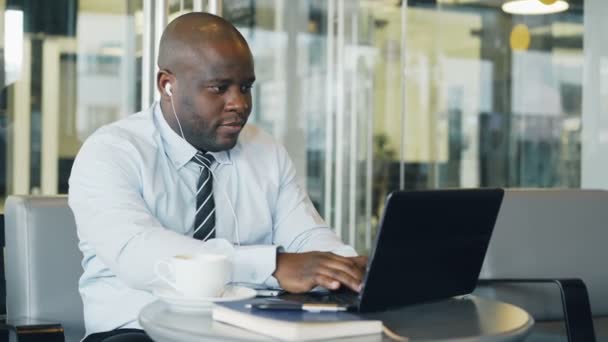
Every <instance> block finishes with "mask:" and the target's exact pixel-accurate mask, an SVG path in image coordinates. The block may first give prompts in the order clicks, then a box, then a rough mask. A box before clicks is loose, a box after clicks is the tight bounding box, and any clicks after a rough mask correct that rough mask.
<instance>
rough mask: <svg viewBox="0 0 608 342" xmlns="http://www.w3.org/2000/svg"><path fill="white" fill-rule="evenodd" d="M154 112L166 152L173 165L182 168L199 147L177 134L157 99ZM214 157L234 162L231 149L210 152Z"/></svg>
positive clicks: (225, 162) (218, 160)
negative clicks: (166, 118)
mask: <svg viewBox="0 0 608 342" xmlns="http://www.w3.org/2000/svg"><path fill="white" fill-rule="evenodd" d="M152 107H153V109H152V110H153V113H154V121H155V122H156V126H157V127H158V130H159V131H160V136H161V138H162V140H163V143H164V147H165V153H166V154H167V156H169V158H170V159H171V161H172V162H173V165H174V166H175V167H176V168H178V169H180V168H181V167H182V166H184V165H186V164H187V163H188V162H189V161H191V160H192V158H194V155H195V154H196V152H197V149H196V148H195V147H194V146H192V145H190V143H189V142H187V141H186V140H184V139H183V138H182V137H181V136H180V135H179V134H177V133H176V132H175V131H174V130H173V129H172V128H171V126H169V124H168V123H167V121H166V120H165V117H164V116H163V112H162V109H161V108H160V103H159V102H158V101H157V102H155V103H154V104H153V105H152ZM210 153H211V155H213V157H215V161H216V162H217V163H219V164H232V160H231V158H230V151H221V152H210Z"/></svg>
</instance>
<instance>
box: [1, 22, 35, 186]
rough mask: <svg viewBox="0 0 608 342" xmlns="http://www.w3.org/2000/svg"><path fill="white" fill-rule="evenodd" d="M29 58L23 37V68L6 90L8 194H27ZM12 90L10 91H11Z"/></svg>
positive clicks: (29, 50)
mask: <svg viewBox="0 0 608 342" xmlns="http://www.w3.org/2000/svg"><path fill="white" fill-rule="evenodd" d="M31 58H32V41H31V40H30V38H29V35H27V34H24V35H23V64H22V65H21V75H20V77H19V78H18V79H17V80H16V81H15V83H14V86H13V87H9V88H7V89H8V90H9V94H12V95H13V96H11V98H12V101H10V102H9V105H10V103H13V108H12V109H13V110H12V129H10V128H9V130H8V132H9V139H8V141H9V144H8V150H9V158H7V159H8V163H7V165H10V169H9V175H8V180H7V183H8V185H9V187H8V188H9V194H17V195H19V194H21V195H24V194H29V193H30V185H31V184H30V174H31V166H32V165H31V154H32V151H31V133H30V132H31V119H32V108H31V102H30V99H31V86H32V80H31V65H32V63H31ZM11 88H12V89H11Z"/></svg>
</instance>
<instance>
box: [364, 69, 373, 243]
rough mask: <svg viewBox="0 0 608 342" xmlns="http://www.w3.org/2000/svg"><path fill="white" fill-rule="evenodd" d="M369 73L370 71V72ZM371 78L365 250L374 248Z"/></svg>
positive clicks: (368, 87) (369, 88) (370, 86)
mask: <svg viewBox="0 0 608 342" xmlns="http://www.w3.org/2000/svg"><path fill="white" fill-rule="evenodd" d="M368 72H369V70H368ZM370 73H371V77H370V78H368V80H367V82H366V89H365V94H367V95H368V101H367V104H368V107H367V111H366V113H367V158H366V163H365V165H366V168H365V248H366V249H367V250H370V249H371V248H372V209H373V208H372V202H373V187H372V181H373V177H374V174H373V172H374V170H373V166H374V114H373V113H374V102H373V101H374V94H373V89H374V87H373V70H372V71H371V72H370Z"/></svg>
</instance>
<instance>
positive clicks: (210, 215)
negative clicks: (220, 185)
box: [192, 151, 215, 241]
mask: <svg viewBox="0 0 608 342" xmlns="http://www.w3.org/2000/svg"><path fill="white" fill-rule="evenodd" d="M214 160H215V158H213V156H212V155H211V154H209V153H203V152H201V151H198V152H196V155H195V156H194V158H192V161H193V162H195V163H196V164H198V165H199V166H200V167H201V174H200V176H199V178H198V185H197V187H196V215H195V219H194V238H195V239H199V240H203V241H204V240H207V239H212V238H214V237H215V202H214V201H213V174H212V173H211V172H210V171H209V168H210V167H211V164H213V161H214Z"/></svg>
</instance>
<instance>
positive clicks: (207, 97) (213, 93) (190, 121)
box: [173, 41, 255, 152]
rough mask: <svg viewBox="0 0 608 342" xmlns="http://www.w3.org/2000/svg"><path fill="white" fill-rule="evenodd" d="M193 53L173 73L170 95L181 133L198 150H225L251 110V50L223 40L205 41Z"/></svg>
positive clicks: (253, 74)
mask: <svg viewBox="0 0 608 342" xmlns="http://www.w3.org/2000/svg"><path fill="white" fill-rule="evenodd" d="M194 55H195V56H196V57H195V58H191V59H190V60H189V61H188V62H187V63H186V64H185V66H186V67H184V68H182V72H181V73H180V75H177V84H178V89H179V90H178V91H177V92H176V93H175V94H174V96H173V101H174V102H175V103H174V104H175V107H176V112H177V115H178V116H179V118H180V122H181V125H182V129H183V130H184V135H185V136H186V139H187V140H188V142H190V143H191V144H192V145H193V146H194V147H196V148H197V149H199V150H204V151H211V152H218V151H225V150H229V149H231V148H233V147H234V145H236V142H237V138H238V136H239V133H240V132H241V130H242V128H243V126H244V125H245V123H246V122H247V119H248V118H249V114H250V113H251V87H252V85H253V82H254V81H255V72H254V70H253V58H252V57H251V52H250V51H249V48H248V47H247V46H246V45H245V44H242V43H240V42H236V41H227V42H220V43H215V44H211V43H210V44H207V45H205V46H204V47H201V48H200V49H198V50H197V52H196V53H195V54H194Z"/></svg>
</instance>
